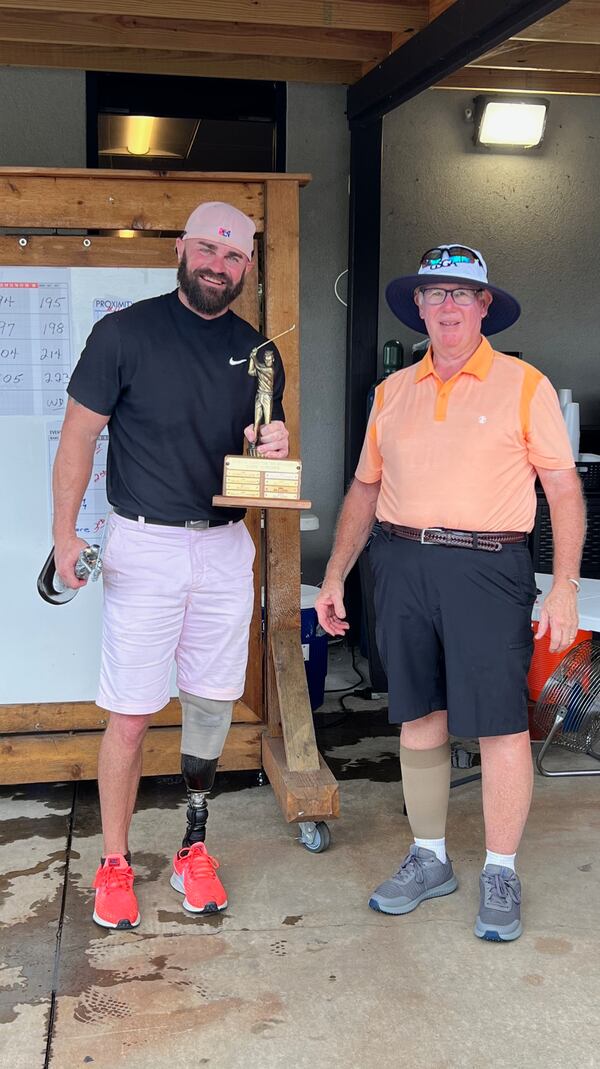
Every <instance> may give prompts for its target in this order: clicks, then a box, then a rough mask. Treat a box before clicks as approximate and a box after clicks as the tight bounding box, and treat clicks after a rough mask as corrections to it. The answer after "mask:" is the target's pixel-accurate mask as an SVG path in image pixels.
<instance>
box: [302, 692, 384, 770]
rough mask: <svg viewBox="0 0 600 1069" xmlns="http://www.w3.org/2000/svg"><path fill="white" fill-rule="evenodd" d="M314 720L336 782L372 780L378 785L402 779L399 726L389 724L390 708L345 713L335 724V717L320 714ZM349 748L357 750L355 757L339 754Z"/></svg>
mask: <svg viewBox="0 0 600 1069" xmlns="http://www.w3.org/2000/svg"><path fill="white" fill-rule="evenodd" d="M333 717H335V714H333ZM314 719H315V733H316V737H317V746H318V747H319V750H320V751H321V752H322V754H323V756H324V758H325V759H326V761H327V764H328V765H329V767H330V769H331V771H332V772H333V774H334V776H335V777H336V779H338V780H352V779H369V780H372V781H373V782H378V783H394V782H397V781H398V780H399V779H400V762H399V760H398V725H397V724H390V723H389V722H388V717H387V709H378V710H373V712H371V711H368V712H360V713H355V712H349V713H347V714H346V713H344V714H343V716H342V718H341V719H337V720H335V722H334V723H333V724H331V720H332V716H330V715H329V714H326V713H323V714H321V715H319V713H317V714H315V718H314ZM377 739H381V740H382V741H381V744H380V752H379V753H376V752H374V747H375V746H376V745H377V743H376V740H377ZM388 740H389V743H388ZM364 744H366V745H367V746H368V753H366V754H365V753H364V750H362V749H361V748H362V746H363V745H364ZM350 746H356V747H357V755H356V757H355V756H351V757H349V756H348V755H347V753H344V754H343V755H336V750H338V749H340V748H342V747H343V748H344V750H346V749H347V748H348V747H350Z"/></svg>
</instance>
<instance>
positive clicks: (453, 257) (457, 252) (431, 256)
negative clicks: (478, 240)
mask: <svg viewBox="0 0 600 1069" xmlns="http://www.w3.org/2000/svg"><path fill="white" fill-rule="evenodd" d="M445 263H448V264H479V265H480V266H481V267H483V264H482V263H481V260H480V259H479V256H478V255H477V253H476V252H473V249H467V248H466V246H465V245H442V246H441V248H439V249H428V251H427V252H424V253H423V255H422V257H421V263H420V266H421V267H438V266H439V265H440V264H445Z"/></svg>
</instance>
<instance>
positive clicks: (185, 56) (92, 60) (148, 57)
mask: <svg viewBox="0 0 600 1069" xmlns="http://www.w3.org/2000/svg"><path fill="white" fill-rule="evenodd" d="M0 65H4V66H12V67H49V68H58V69H61V70H91V71H119V72H123V73H129V74H171V75H181V76H185V77H198V78H244V79H245V78H249V79H260V80H264V79H268V80H269V81H283V82H285V81H293V82H313V83H318V84H319V85H321V84H332V85H335V84H337V85H350V84H351V83H352V82H355V81H356V80H357V78H360V76H361V73H362V65H361V64H360V63H358V62H349V61H345V60H333V59H298V58H296V57H294V56H292V57H290V58H287V57H284V56H236V55H235V54H232V53H230V54H225V53H222V54H216V55H215V54H213V53H212V52H181V51H180V52H166V51H161V50H159V49H150V48H149V49H145V50H139V49H135V48H111V49H109V48H97V47H89V48H88V47H85V46H80V45H52V44H50V45H45V44H22V43H19V42H14V43H13V42H2V41H0Z"/></svg>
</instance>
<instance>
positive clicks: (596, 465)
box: [575, 460, 600, 494]
mask: <svg viewBox="0 0 600 1069" xmlns="http://www.w3.org/2000/svg"><path fill="white" fill-rule="evenodd" d="M575 467H576V468H577V471H578V472H579V477H580V479H581V484H582V486H583V489H584V491H586V492H587V491H591V492H592V493H597V494H599V493H600V461H598V460H593V461H590V462H589V463H588V462H586V461H584V460H578V461H577V463H576V465H575Z"/></svg>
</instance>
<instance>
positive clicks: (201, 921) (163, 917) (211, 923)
mask: <svg viewBox="0 0 600 1069" xmlns="http://www.w3.org/2000/svg"><path fill="white" fill-rule="evenodd" d="M157 916H158V920H159V922H160V923H161V924H183V925H187V924H191V925H193V926H195V927H196V928H198V927H199V926H201V927H204V928H215V929H218V928H222V926H223V914H222V913H207V914H206V916H204V915H203V914H202V913H197V914H196V915H195V916H194V917H192V915H191V914H190V913H186V912H185V910H184V909H183V907H182V908H181V909H180V910H179V911H177V912H170V911H169V910H166V909H159V910H158V914H157Z"/></svg>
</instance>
